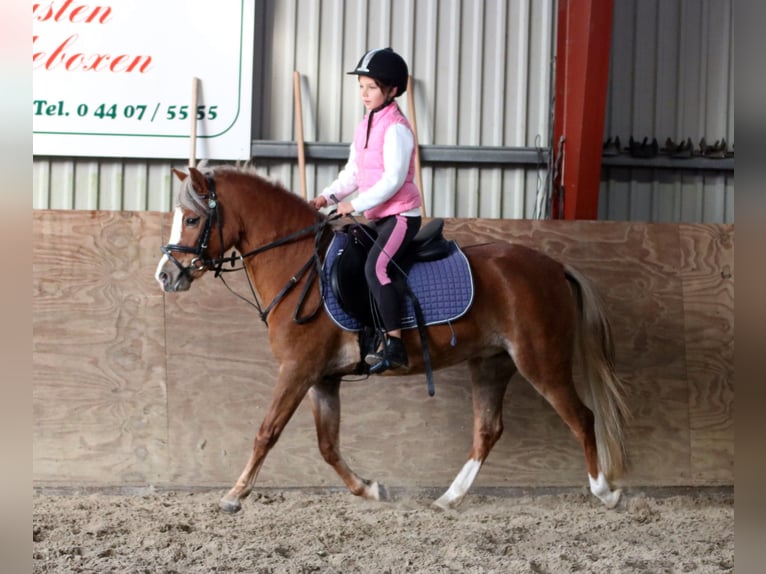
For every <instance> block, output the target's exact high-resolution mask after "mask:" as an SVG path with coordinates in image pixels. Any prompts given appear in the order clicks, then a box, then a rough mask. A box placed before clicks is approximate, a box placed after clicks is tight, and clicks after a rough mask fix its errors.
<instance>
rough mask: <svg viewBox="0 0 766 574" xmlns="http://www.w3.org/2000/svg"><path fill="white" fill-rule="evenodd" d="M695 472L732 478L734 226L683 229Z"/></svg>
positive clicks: (706, 477) (698, 476) (699, 476)
mask: <svg viewBox="0 0 766 574" xmlns="http://www.w3.org/2000/svg"><path fill="white" fill-rule="evenodd" d="M680 234H681V246H682V250H683V265H682V267H681V276H682V278H683V287H684V314H685V316H686V317H687V321H686V330H685V335H686V349H687V352H686V370H687V377H688V380H689V395H690V396H689V418H690V420H689V432H690V443H691V472H692V478H693V479H695V480H704V481H715V482H723V483H726V482H728V481H729V480H730V479H731V477H733V476H734V321H733V316H734V279H733V278H734V228H733V227H713V228H710V227H707V226H700V225H684V226H681V228H680Z"/></svg>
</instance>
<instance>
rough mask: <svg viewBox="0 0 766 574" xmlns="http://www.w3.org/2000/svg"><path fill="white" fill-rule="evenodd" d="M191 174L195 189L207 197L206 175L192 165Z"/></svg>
mask: <svg viewBox="0 0 766 574" xmlns="http://www.w3.org/2000/svg"><path fill="white" fill-rule="evenodd" d="M189 175H190V176H191V179H192V187H193V188H194V191H196V192H197V194H198V195H201V196H203V197H207V193H208V191H207V180H206V179H205V176H204V175H202V172H201V171H200V170H198V169H196V168H194V167H190V168H189Z"/></svg>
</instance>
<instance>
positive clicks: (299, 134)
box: [293, 71, 308, 199]
mask: <svg viewBox="0 0 766 574" xmlns="http://www.w3.org/2000/svg"><path fill="white" fill-rule="evenodd" d="M301 92H302V90H301V75H300V74H299V73H298V72H297V71H296V72H293V96H294V98H295V131H296V138H297V140H298V171H299V173H300V177H301V195H302V196H303V199H308V197H307V196H306V152H305V150H304V149H303V143H304V142H303V102H302V99H303V98H302V97H301Z"/></svg>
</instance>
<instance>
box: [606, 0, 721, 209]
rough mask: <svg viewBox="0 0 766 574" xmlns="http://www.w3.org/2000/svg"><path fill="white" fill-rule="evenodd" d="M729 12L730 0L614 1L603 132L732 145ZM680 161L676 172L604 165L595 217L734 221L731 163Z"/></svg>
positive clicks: (623, 140)
mask: <svg viewBox="0 0 766 574" xmlns="http://www.w3.org/2000/svg"><path fill="white" fill-rule="evenodd" d="M733 11H734V6H733V1H732V0H662V1H660V0H615V3H614V25H613V34H612V52H611V67H610V80H609V94H608V100H607V109H606V125H605V139H606V138H608V137H617V136H618V137H619V138H620V140H621V143H622V144H623V145H627V143H628V140H629V138H630V137H631V136H632V137H633V138H635V139H636V140H639V141H642V140H643V138H644V137H647V138H648V139H649V141H651V140H652V139H653V138H655V137H656V138H657V140H658V143H659V145H660V147H662V146H663V145H664V142H665V140H666V138H672V140H673V141H674V142H679V141H684V140H686V139H688V138H691V140H692V142H693V144H694V145H695V147H698V146H699V141H700V140H701V139H702V138H705V140H706V142H707V143H708V144H712V143H714V142H715V141H716V140H721V139H725V140H726V141H727V143H728V144H729V146H732V145H733V144H734V42H733V21H734V15H733ZM685 161H688V160H683V159H681V160H676V161H675V162H674V163H675V167H676V168H680V169H676V170H673V169H647V168H634V167H620V166H616V167H605V168H604V170H603V171H602V185H601V189H600V193H599V218H601V219H615V220H633V221H671V222H673V221H684V222H710V223H721V222H725V223H732V222H733V221H734V171H733V167H732V168H731V169H721V170H717V169H715V168H714V166H715V162H716V161H717V160H711V161H710V162H708V167H710V166H713V168H712V169H686V168H685V166H684V162H685ZM616 163H619V162H616ZM633 163H635V162H633ZM647 163H651V162H647ZM723 163H724V162H721V164H723ZM726 163H728V164H733V162H726Z"/></svg>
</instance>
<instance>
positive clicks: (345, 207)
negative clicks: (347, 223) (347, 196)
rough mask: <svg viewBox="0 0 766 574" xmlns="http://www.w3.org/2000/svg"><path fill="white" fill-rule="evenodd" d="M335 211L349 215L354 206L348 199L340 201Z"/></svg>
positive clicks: (352, 211)
mask: <svg viewBox="0 0 766 574" xmlns="http://www.w3.org/2000/svg"><path fill="white" fill-rule="evenodd" d="M337 213H338V214H339V215H351V214H352V213H354V206H353V205H351V202H350V201H341V202H340V203H339V204H338V209H337Z"/></svg>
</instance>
